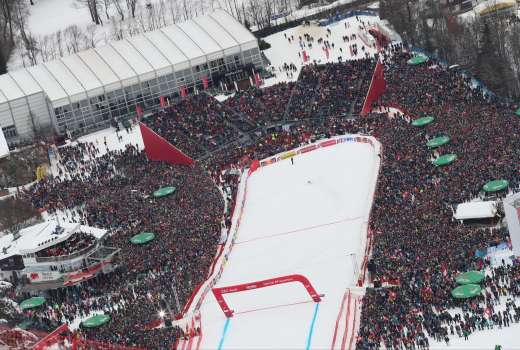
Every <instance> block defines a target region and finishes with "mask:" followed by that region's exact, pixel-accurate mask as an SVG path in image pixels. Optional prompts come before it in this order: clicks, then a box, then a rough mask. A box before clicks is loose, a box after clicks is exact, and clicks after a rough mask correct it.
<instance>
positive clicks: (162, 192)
mask: <svg viewBox="0 0 520 350" xmlns="http://www.w3.org/2000/svg"><path fill="white" fill-rule="evenodd" d="M175 190H176V188H175V187H174V186H168V187H162V188H159V189H158V190H157V191H155V192H154V193H153V196H154V197H155V198H161V197H165V196H169V195H170V194H172V193H174V192H175Z"/></svg>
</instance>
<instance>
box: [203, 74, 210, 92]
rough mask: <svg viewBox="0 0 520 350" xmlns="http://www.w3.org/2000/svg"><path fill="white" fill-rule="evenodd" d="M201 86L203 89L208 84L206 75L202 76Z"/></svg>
mask: <svg viewBox="0 0 520 350" xmlns="http://www.w3.org/2000/svg"><path fill="white" fill-rule="evenodd" d="M202 86H203V87H204V90H206V89H207V88H208V86H209V81H208V77H206V76H204V77H203V78H202Z"/></svg>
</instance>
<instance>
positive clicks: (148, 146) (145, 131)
mask: <svg viewBox="0 0 520 350" xmlns="http://www.w3.org/2000/svg"><path fill="white" fill-rule="evenodd" d="M139 127H140V129H141V135H142V137H143V142H144V150H145V152H146V157H147V158H148V160H160V161H164V162H168V163H170V164H185V165H191V164H193V159H191V158H190V157H188V156H187V155H185V154H184V153H182V152H181V151H180V150H179V149H177V148H176V147H175V146H173V145H172V144H171V143H169V142H168V141H166V140H165V139H164V138H162V137H161V136H160V135H158V134H157V133H155V132H154V131H153V130H152V129H150V128H148V127H147V126H146V125H144V124H143V123H139Z"/></svg>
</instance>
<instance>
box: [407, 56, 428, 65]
mask: <svg viewBox="0 0 520 350" xmlns="http://www.w3.org/2000/svg"><path fill="white" fill-rule="evenodd" d="M424 62H428V56H426V55H423V54H419V55H416V56H414V57H412V58H410V59H409V60H408V61H407V62H406V63H408V64H409V65H412V66H416V65H418V64H422V63H424Z"/></svg>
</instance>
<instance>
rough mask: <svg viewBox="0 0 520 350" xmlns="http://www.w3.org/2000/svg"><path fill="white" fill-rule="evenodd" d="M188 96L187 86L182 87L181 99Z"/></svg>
mask: <svg viewBox="0 0 520 350" xmlns="http://www.w3.org/2000/svg"><path fill="white" fill-rule="evenodd" d="M186 96H188V90H187V89H186V86H181V97H186Z"/></svg>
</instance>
